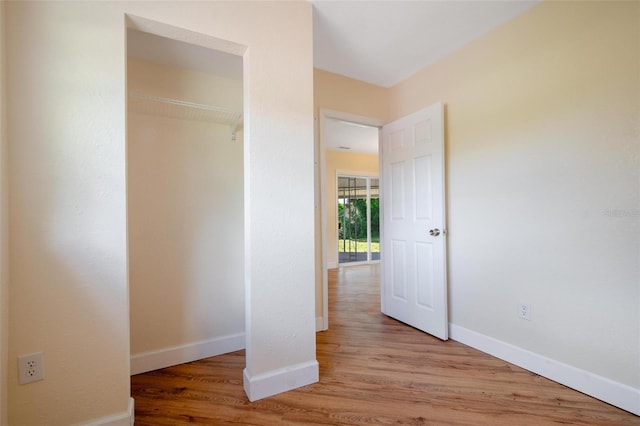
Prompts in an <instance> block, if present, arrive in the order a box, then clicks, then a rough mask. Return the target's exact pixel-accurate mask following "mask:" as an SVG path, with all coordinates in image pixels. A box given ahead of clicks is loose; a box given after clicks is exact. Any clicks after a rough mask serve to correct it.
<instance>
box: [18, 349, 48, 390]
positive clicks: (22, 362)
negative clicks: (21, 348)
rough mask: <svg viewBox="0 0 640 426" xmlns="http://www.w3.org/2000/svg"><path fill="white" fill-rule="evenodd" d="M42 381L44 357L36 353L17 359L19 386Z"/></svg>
mask: <svg viewBox="0 0 640 426" xmlns="http://www.w3.org/2000/svg"><path fill="white" fill-rule="evenodd" d="M43 379H44V355H43V354H42V352H36V353H34V354H30V355H21V356H19V357H18V383H19V384H21V385H24V384H27V383H31V382H37V381H38V380H43Z"/></svg>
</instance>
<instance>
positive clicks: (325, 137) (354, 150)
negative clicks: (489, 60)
mask: <svg viewBox="0 0 640 426" xmlns="http://www.w3.org/2000/svg"><path fill="white" fill-rule="evenodd" d="M383 124H384V123H383V122H382V120H378V119H374V118H370V117H364V116H359V115H354V114H348V113H343V112H340V111H333V110H328V109H320V116H319V126H318V130H319V137H318V144H317V146H318V147H317V149H318V151H317V155H318V158H319V164H318V174H317V176H318V178H319V181H320V185H318V186H317V188H318V189H319V192H320V193H319V205H320V208H319V209H318V212H319V213H318V215H319V219H318V222H319V226H320V235H321V239H320V240H321V244H320V246H321V247H320V256H321V261H320V262H319V263H320V265H321V271H320V272H321V279H322V289H321V292H320V294H321V299H319V300H320V301H321V307H319V308H320V309H321V310H320V312H321V313H322V316H321V317H319V318H318V320H317V322H316V324H317V325H316V330H317V331H322V330H327V329H328V328H329V319H328V315H329V306H328V304H329V297H328V294H329V289H328V270H329V269H334V268H338V267H339V259H338V236H339V229H338V226H339V224H338V195H337V190H338V176H356V177H366V178H377V177H378V169H379V158H378V146H379V143H380V128H381V127H382V125H383ZM364 134H367V135H368V136H367V138H358V135H364ZM356 140H360V141H361V142H363V143H361V144H360V143H356ZM365 140H367V141H368V142H365ZM373 256H377V255H372V257H373Z"/></svg>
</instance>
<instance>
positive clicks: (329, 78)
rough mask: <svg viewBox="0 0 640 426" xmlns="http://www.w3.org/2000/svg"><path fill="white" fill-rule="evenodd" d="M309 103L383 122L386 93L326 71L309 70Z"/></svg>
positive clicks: (387, 112)
mask: <svg viewBox="0 0 640 426" xmlns="http://www.w3.org/2000/svg"><path fill="white" fill-rule="evenodd" d="M313 103H314V105H315V109H316V114H317V113H318V110H319V109H320V108H326V109H331V110H335V111H340V112H344V113H349V114H356V115H361V116H364V117H370V118H375V119H378V120H387V118H388V117H389V91H388V90H387V89H385V88H384V87H379V86H375V85H373V84H369V83H365V82H363V81H359V80H354V79H352V78H349V77H344V76H342V75H338V74H333V73H330V72H328V71H324V70H320V69H317V68H316V69H314V70H313Z"/></svg>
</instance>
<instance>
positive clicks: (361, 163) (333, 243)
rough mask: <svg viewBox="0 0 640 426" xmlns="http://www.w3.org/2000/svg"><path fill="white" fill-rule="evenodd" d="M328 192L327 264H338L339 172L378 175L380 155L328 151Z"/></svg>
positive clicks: (356, 174)
mask: <svg viewBox="0 0 640 426" xmlns="http://www.w3.org/2000/svg"><path fill="white" fill-rule="evenodd" d="M325 166H326V167H325V173H326V194H327V212H326V214H327V264H328V265H329V267H334V268H335V267H337V265H338V233H337V229H338V218H337V213H338V203H337V195H336V189H337V187H338V183H337V176H338V173H340V174H345V175H352V176H378V156H377V155H367V154H355V153H346V152H338V151H327V152H326V154H325Z"/></svg>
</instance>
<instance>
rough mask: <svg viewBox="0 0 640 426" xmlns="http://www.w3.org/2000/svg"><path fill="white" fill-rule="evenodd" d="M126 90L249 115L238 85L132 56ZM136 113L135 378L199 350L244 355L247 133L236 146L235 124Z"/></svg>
mask: <svg viewBox="0 0 640 426" xmlns="http://www.w3.org/2000/svg"><path fill="white" fill-rule="evenodd" d="M127 85H128V90H129V93H131V92H137V93H143V94H146V95H152V96H162V97H167V98H171V99H177V100H183V101H189V102H196V103H201V104H206V105H212V106H216V107H219V108H226V109H228V110H231V111H239V112H242V80H241V79H240V80H232V79H227V78H222V77H219V76H216V75H213V74H206V73H203V72H196V71H193V70H188V69H184V68H176V67H170V66H166V65H161V64H157V63H153V62H147V61H142V60H139V59H135V58H131V57H129V58H128V61H127ZM158 106H159V107H162V105H161V104H160V105H158ZM134 107H135V104H134V105H130V106H129V111H128V121H127V136H128V140H127V156H128V164H127V178H128V181H127V187H128V220H129V222H128V228H129V295H130V296H129V297H130V301H129V303H130V312H131V354H132V356H134V362H132V369H133V371H132V373H134V374H135V373H137V372H140V371H143V370H148V369H155V368H158V367H166V366H168V365H171V364H172V363H180V362H187V361H192V360H193V359H191V357H189V355H190V354H191V352H192V351H196V352H197V353H198V354H199V355H200V357H204V356H207V355H215V354H216V353H215V352H214V353H211V352H208V351H207V350H206V349H207V348H211V349H215V347H216V346H217V347H220V348H221V349H222V348H223V347H224V345H223V341H225V340H228V339H232V340H234V341H235V340H240V342H241V344H242V347H244V265H243V261H242V260H243V258H244V253H243V246H242V244H243V241H244V236H243V231H244V211H243V199H244V193H243V190H244V186H243V155H242V145H243V139H242V132H241V131H240V132H238V134H237V138H236V140H235V141H232V140H231V130H230V127H229V126H228V125H225V124H220V123H214V122H213V123H212V122H203V121H199V120H195V119H189V117H188V116H185V117H183V118H182V119H180V118H177V117H173V118H171V117H165V116H163V115H160V114H161V111H157V112H156V113H155V114H153V113H152V114H149V113H144V111H145V110H144V109H141V108H138V110H136V109H135V108H134ZM136 111H137V112H136ZM239 334H240V335H242V336H241V337H240V338H239V339H237V338H235V336H237V335H239ZM184 346H187V347H186V348H185V347H184ZM175 347H181V348H180V349H178V348H175ZM199 348H200V349H199ZM201 349H202V350H204V353H201V352H200V350H201ZM149 352H161V354H159V353H153V354H151V353H149ZM161 355H162V356H161ZM178 355H181V356H178ZM156 358H162V361H163V362H162V363H161V364H159V365H158V364H157V363H156V362H155V359H156ZM138 365H139V367H138V368H136V367H137V366H138Z"/></svg>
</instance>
